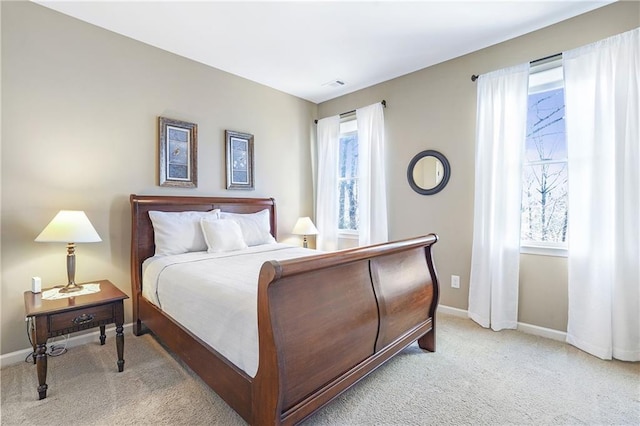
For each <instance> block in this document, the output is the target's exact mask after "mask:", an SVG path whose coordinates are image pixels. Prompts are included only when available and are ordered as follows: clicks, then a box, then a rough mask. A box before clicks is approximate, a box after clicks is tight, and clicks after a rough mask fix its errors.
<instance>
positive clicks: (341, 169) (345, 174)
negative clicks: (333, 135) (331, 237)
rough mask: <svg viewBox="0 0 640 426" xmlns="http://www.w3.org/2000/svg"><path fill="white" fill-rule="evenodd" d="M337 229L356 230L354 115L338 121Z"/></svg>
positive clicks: (355, 130)
mask: <svg viewBox="0 0 640 426" xmlns="http://www.w3.org/2000/svg"><path fill="white" fill-rule="evenodd" d="M338 186H339V190H338V197H339V198H338V209H339V210H338V229H339V232H340V233H341V234H355V233H357V231H358V125H357V121H356V119H355V117H353V118H350V119H347V120H345V121H343V122H341V123H340V153H339V156H338Z"/></svg>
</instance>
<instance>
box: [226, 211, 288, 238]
mask: <svg viewBox="0 0 640 426" xmlns="http://www.w3.org/2000/svg"><path fill="white" fill-rule="evenodd" d="M220 218H221V219H233V220H235V221H236V222H238V225H240V229H241V230H242V236H243V237H244V242H245V243H247V245H248V246H249V247H251V246H257V245H260V244H273V243H275V242H276V239H275V238H273V235H271V221H270V220H269V210H268V209H264V210H262V211H259V212H257V213H246V214H241V213H227V212H220Z"/></svg>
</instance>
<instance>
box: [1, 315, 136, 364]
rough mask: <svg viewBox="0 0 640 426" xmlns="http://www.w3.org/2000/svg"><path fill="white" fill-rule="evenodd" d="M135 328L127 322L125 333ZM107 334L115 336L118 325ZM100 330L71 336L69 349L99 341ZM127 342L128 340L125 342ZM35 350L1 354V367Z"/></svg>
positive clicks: (27, 349) (21, 358) (68, 342)
mask: <svg viewBox="0 0 640 426" xmlns="http://www.w3.org/2000/svg"><path fill="white" fill-rule="evenodd" d="M132 328H133V324H132V323H129V324H125V325H124V333H125V334H129V335H130V334H131V330H132ZM105 334H106V335H107V339H109V338H115V335H116V327H115V326H112V327H110V328H107V329H106V332H105ZM99 336H100V331H99V330H96V331H94V332H92V333H86V334H80V335H77V336H73V337H70V338H69V340H68V341H67V349H68V348H73V347H74V346H80V345H84V344H86V343H89V342H99V341H100V339H99ZM52 341H53V339H49V342H48V343H49V344H50V343H51V342H52ZM54 343H61V342H60V341H54ZM125 343H126V342H125ZM32 352H33V349H32V348H26V349H22V350H19V351H15V352H11V353H8V354H4V355H1V356H0V369H1V368H4V367H6V366H8V365H12V364H17V363H19V362H24V360H25V359H26V358H27V356H29V354H30V353H32Z"/></svg>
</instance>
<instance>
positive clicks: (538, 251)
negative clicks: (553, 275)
mask: <svg viewBox="0 0 640 426" xmlns="http://www.w3.org/2000/svg"><path fill="white" fill-rule="evenodd" d="M520 254H533V255H538V256H554V257H568V256H569V250H568V249H567V248H565V247H548V246H537V245H526V246H525V245H522V246H520Z"/></svg>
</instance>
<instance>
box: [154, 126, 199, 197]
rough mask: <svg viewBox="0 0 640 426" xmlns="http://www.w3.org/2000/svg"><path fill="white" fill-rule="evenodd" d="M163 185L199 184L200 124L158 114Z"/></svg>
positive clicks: (161, 180) (186, 186)
mask: <svg viewBox="0 0 640 426" xmlns="http://www.w3.org/2000/svg"><path fill="white" fill-rule="evenodd" d="M158 125H159V132H158V134H159V138H158V140H159V142H158V148H159V149H158V151H159V153H160V158H159V162H158V164H159V170H160V186H173V187H181V188H196V187H197V186H198V125H197V124H194V123H187V122H185V121H179V120H173V119H171V118H165V117H158Z"/></svg>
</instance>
